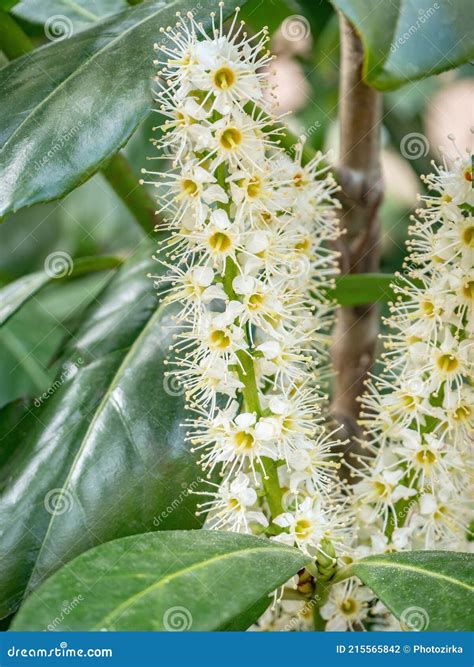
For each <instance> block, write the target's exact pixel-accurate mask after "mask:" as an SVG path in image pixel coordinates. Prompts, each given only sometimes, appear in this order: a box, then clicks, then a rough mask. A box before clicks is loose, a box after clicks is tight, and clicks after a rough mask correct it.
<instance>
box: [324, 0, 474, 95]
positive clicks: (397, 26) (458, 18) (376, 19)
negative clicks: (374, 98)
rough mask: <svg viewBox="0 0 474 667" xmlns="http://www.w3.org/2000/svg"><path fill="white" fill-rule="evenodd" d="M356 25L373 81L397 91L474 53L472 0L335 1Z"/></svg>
mask: <svg viewBox="0 0 474 667" xmlns="http://www.w3.org/2000/svg"><path fill="white" fill-rule="evenodd" d="M332 2H333V4H334V5H335V6H336V7H338V8H339V9H340V10H341V11H342V12H343V13H344V14H345V15H346V16H347V17H348V18H349V20H350V21H351V22H352V23H353V24H354V26H355V27H356V29H357V31H358V32H359V34H360V36H361V39H362V42H363V45H364V51H365V63H364V72H365V77H366V79H367V81H368V83H370V84H371V85H373V86H375V87H376V88H380V89H394V88H398V87H399V86H401V85H403V84H404V83H406V82H407V81H413V80H416V79H422V78H425V77H427V76H431V75H432V74H439V73H440V72H444V71H446V70H449V69H453V68H454V67H458V66H459V65H462V64H463V63H466V62H468V61H469V60H471V59H472V58H473V57H474V12H473V11H472V4H471V2H470V0H456V1H455V2H449V1H448V2H442V1H441V0H439V1H438V2H433V0H416V2H415V0H394V1H391V2H380V1H379V0H332Z"/></svg>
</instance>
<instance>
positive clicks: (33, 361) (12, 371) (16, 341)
mask: <svg viewBox="0 0 474 667" xmlns="http://www.w3.org/2000/svg"><path fill="white" fill-rule="evenodd" d="M62 336H63V332H62V330H61V327H60V326H58V322H57V321H55V320H54V319H53V317H52V316H51V315H50V314H49V313H48V312H45V311H44V310H43V308H42V307H41V306H40V305H39V304H36V303H33V302H32V303H30V304H29V305H28V307H26V308H24V309H23V310H22V311H21V312H19V313H17V315H16V316H15V317H13V318H12V319H11V320H10V322H9V323H8V324H7V325H5V326H4V327H2V328H1V329H0V369H1V371H0V406H3V405H5V404H6V403H8V402H9V401H13V400H15V399H17V398H20V397H23V396H37V395H39V394H41V393H42V392H43V391H45V390H47V388H48V387H49V386H50V385H51V382H52V381H53V379H54V375H55V371H54V369H51V368H49V362H50V360H51V357H52V356H53V354H54V353H55V351H56V350H57V349H58V347H59V345H60V343H61V338H62ZM2 444H3V443H2ZM0 446H1V445H0Z"/></svg>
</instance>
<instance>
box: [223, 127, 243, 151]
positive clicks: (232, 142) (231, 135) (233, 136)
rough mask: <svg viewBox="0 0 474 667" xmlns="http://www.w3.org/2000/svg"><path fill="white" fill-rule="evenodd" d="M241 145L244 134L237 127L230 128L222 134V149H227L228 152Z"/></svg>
mask: <svg viewBox="0 0 474 667" xmlns="http://www.w3.org/2000/svg"><path fill="white" fill-rule="evenodd" d="M241 143H242V133H241V131H240V130H239V129H237V128H236V127H228V128H227V129H225V130H224V131H223V132H222V134H221V138H220V144H221V146H222V148H225V149H226V150H227V151H232V150H235V149H236V148H237V146H239V145H240V144H241Z"/></svg>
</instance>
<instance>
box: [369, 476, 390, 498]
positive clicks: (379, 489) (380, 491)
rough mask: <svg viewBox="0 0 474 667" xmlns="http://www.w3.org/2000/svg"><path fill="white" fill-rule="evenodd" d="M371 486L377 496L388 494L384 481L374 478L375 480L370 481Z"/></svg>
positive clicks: (382, 496) (381, 496)
mask: <svg viewBox="0 0 474 667" xmlns="http://www.w3.org/2000/svg"><path fill="white" fill-rule="evenodd" d="M372 486H373V488H374V491H375V493H376V495H377V496H378V497H379V498H384V497H385V496H387V495H388V491H389V487H388V486H387V484H385V482H380V481H379V480H376V481H375V482H372Z"/></svg>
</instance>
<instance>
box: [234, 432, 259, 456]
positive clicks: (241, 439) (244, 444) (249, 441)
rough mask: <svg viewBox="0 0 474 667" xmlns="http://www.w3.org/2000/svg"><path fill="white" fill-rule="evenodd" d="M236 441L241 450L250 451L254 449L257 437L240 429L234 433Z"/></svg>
mask: <svg viewBox="0 0 474 667" xmlns="http://www.w3.org/2000/svg"><path fill="white" fill-rule="evenodd" d="M234 442H235V445H236V447H237V449H238V450H239V451H246V450H247V451H248V450H250V449H252V447H253V446H254V443H255V438H254V437H253V435H252V434H251V433H246V432H245V431H238V432H237V433H236V434H235V435H234Z"/></svg>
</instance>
